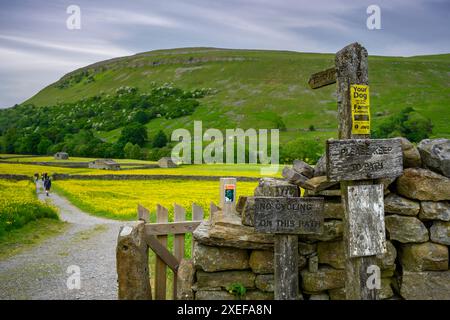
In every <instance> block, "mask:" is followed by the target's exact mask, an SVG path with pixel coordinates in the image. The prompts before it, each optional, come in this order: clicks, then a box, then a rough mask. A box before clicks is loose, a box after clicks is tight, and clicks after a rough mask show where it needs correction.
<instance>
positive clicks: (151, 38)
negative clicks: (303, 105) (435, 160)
mask: <svg viewBox="0 0 450 320" xmlns="http://www.w3.org/2000/svg"><path fill="white" fill-rule="evenodd" d="M372 4H375V5H378V6H379V7H380V9H381V29H380V30H369V29H368V28H367V26H366V20H367V17H368V16H369V15H368V14H367V12H366V10H367V7H368V6H369V5H372ZM69 5H77V6H79V7H80V9H81V29H79V30H69V29H68V28H67V26H66V20H67V18H68V17H69V14H68V13H66V10H67V7H68V6H69ZM449 30H450V1H449V0H431V1H430V0H428V1H425V0H390V1H377V0H368V1H366V0H358V1H353V0H348V1H346V0H341V1H322V0H314V1H311V0H158V1H156V0H145V1H144V0H136V1H132V0H120V1H118V0H107V1H106V0H105V1H94V0H71V1H64V0H59V1H56V0H53V1H52V0H15V1H5V0H0V107H9V106H12V105H13V104H15V103H21V102H23V101H24V100H25V99H27V98H29V97H31V96H32V95H34V94H35V93H37V92H38V91H39V90H40V89H42V88H43V87H44V86H46V85H48V84H50V83H52V82H54V81H56V80H58V79H59V78H60V77H61V76H63V75H64V74H65V73H67V72H69V71H72V70H74V69H76V68H79V67H82V66H85V65H88V64H90V63H93V62H96V61H100V60H105V59H109V58H112V57H118V56H125V55H131V54H135V53H139V52H143V51H149V50H154V49H165V48H177V47H193V46H208V47H221V48H246V49H276V50H294V51H308V52H336V51H337V50H339V49H340V48H342V47H343V46H345V45H346V44H348V43H351V42H354V41H358V42H360V43H362V44H363V45H364V46H365V47H366V48H367V49H368V51H369V54H372V55H373V54H376V55H396V56H411V55H422V54H436V53H449V52H450V34H449V33H450V31H449Z"/></svg>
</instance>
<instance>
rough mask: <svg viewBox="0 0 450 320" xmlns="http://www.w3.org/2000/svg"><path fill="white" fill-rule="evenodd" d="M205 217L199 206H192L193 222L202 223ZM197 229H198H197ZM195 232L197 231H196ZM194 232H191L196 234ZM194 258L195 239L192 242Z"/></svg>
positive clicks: (194, 204)
mask: <svg viewBox="0 0 450 320" xmlns="http://www.w3.org/2000/svg"><path fill="white" fill-rule="evenodd" d="M204 216H205V213H204V212H203V208H202V207H200V206H199V205H198V204H196V203H193V204H192V221H198V222H199V223H201V222H202V221H203V218H204ZM195 228H197V227H195ZM194 230H195V229H194ZM194 230H192V231H191V232H194ZM193 256H194V239H192V240H191V257H193Z"/></svg>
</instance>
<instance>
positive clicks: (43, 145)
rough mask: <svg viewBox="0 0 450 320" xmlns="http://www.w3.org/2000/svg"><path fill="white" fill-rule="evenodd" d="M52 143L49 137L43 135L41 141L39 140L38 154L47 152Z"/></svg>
mask: <svg viewBox="0 0 450 320" xmlns="http://www.w3.org/2000/svg"><path fill="white" fill-rule="evenodd" d="M51 145H52V142H51V141H50V140H49V139H48V138H46V137H42V139H41V142H39V144H38V146H37V152H38V154H47V152H48V149H49V148H50V146H51Z"/></svg>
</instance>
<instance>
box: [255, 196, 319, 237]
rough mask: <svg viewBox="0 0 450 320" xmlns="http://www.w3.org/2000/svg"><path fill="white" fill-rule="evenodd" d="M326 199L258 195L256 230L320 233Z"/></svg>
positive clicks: (264, 231)
mask: <svg viewBox="0 0 450 320" xmlns="http://www.w3.org/2000/svg"><path fill="white" fill-rule="evenodd" d="M323 206H324V199H323V198H320V197H310V198H298V197H256V198H255V230H256V231H258V232H262V233H276V234H320V233H322V228H323Z"/></svg>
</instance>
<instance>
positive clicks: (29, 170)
mask: <svg viewBox="0 0 450 320" xmlns="http://www.w3.org/2000/svg"><path fill="white" fill-rule="evenodd" d="M22 159H26V158H22ZM87 159H89V158H87ZM91 160H92V159H91ZM125 161H127V162H132V161H134V160H125ZM127 162H125V163H127ZM263 167H264V166H262V165H257V164H231V165H227V164H211V165H208V164H202V165H182V166H179V167H178V168H149V169H131V168H129V169H127V170H118V171H110V170H99V169H88V168H63V167H56V166H42V165H33V164H26V163H13V164H10V163H2V162H1V161H0V174H23V175H29V176H32V175H34V174H35V173H36V172H37V173H42V172H47V173H49V174H52V173H65V174H89V175H103V174H135V175H193V176H216V177H218V176H221V177H224V176H241V177H257V178H258V177H261V176H262V175H261V172H260V170H261V168H263ZM124 168H126V166H124ZM282 169H283V166H280V167H279V171H278V173H276V174H274V175H273V176H278V177H281V170H282ZM264 176H271V175H264Z"/></svg>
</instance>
